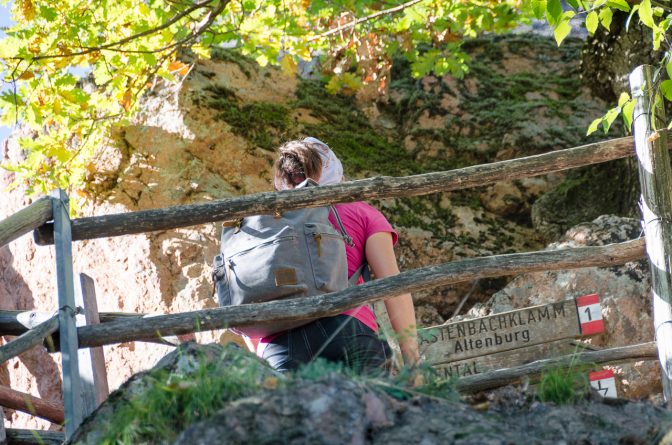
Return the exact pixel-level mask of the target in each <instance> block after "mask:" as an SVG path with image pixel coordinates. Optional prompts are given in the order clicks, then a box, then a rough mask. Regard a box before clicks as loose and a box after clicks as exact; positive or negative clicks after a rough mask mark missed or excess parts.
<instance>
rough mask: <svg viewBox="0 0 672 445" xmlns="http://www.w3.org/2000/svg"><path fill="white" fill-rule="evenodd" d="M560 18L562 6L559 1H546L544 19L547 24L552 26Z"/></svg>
mask: <svg viewBox="0 0 672 445" xmlns="http://www.w3.org/2000/svg"><path fill="white" fill-rule="evenodd" d="M561 17H562V4H561V3H560V0H548V1H547V2H546V19H547V20H548V23H549V24H550V25H551V26H553V25H555V24H556V23H558V21H559V20H560V18H561Z"/></svg>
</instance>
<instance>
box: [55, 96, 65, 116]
mask: <svg viewBox="0 0 672 445" xmlns="http://www.w3.org/2000/svg"><path fill="white" fill-rule="evenodd" d="M62 109H63V106H62V104H61V101H60V100H58V99H54V114H61V110H62Z"/></svg>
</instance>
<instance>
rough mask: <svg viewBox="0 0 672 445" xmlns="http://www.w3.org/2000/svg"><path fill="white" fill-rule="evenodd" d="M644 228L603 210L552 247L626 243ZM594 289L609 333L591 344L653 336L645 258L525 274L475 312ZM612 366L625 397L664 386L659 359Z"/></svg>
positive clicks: (591, 339)
mask: <svg viewBox="0 0 672 445" xmlns="http://www.w3.org/2000/svg"><path fill="white" fill-rule="evenodd" d="M641 231H642V229H641V224H640V222H639V221H638V220H634V219H631V218H623V217H616V216H613V215H604V216H600V217H599V218H597V219H595V220H594V221H592V222H590V223H585V224H581V225H578V226H576V227H574V228H572V229H570V230H569V231H567V233H566V234H565V235H564V236H563V238H562V239H561V240H560V241H559V242H557V243H554V244H552V245H550V246H549V247H548V249H562V248H569V247H581V246H601V245H605V244H610V243H617V242H623V241H628V240H631V239H637V238H639V237H640V236H641ZM593 293H596V294H598V295H599V296H600V304H601V306H602V317H603V319H604V322H605V332H604V333H603V334H598V335H595V336H592V337H589V338H588V339H586V340H585V342H586V343H588V344H589V345H591V346H593V347H598V348H609V347H616V346H626V345H630V344H637V343H644V342H649V341H653V319H652V316H651V310H652V294H651V278H650V272H649V265H648V263H647V261H646V260H644V259H642V260H640V261H635V262H630V263H626V264H624V265H623V266H617V267H610V268H597V267H590V268H582V269H574V270H566V271H552V272H540V273H530V274H525V275H521V276H518V277H516V278H515V279H513V281H511V282H510V283H509V284H508V285H507V286H506V287H505V288H504V289H502V290H501V291H499V292H497V293H496V294H495V295H493V297H492V299H491V300H490V301H489V302H487V303H486V304H485V305H482V306H478V307H474V308H473V309H472V312H471V313H472V314H473V315H475V314H478V315H479V316H483V315H489V314H491V313H498V312H504V311H509V310H512V309H519V308H524V307H527V306H533V305H538V304H546V303H551V302H557V301H561V300H564V299H571V298H576V297H580V296H582V295H588V294H593ZM609 368H611V369H613V370H614V373H615V374H616V375H617V376H618V377H620V378H617V381H618V383H617V391H618V393H619V395H620V396H621V397H629V398H642V397H646V396H647V395H650V394H657V393H658V394H659V393H660V392H661V391H662V389H661V386H660V369H659V364H658V362H657V361H655V362H638V363H635V364H634V365H630V364H628V365H619V366H609Z"/></svg>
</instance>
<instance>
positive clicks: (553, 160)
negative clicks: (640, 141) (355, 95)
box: [35, 137, 634, 245]
mask: <svg viewBox="0 0 672 445" xmlns="http://www.w3.org/2000/svg"><path fill="white" fill-rule="evenodd" d="M632 154H634V149H633V140H632V137H625V138H620V139H612V140H609V141H604V142H598V143H594V144H588V145H583V146H581V147H574V148H569V149H566V150H558V151H553V152H550V153H544V154H540V155H535V156H528V157H525V158H518V159H511V160H508V161H500V162H493V163H491V164H484V165H475V166H471V167H466V168H460V169H457V170H451V171H446V172H435V173H426V174H422V175H416V176H407V177H400V178H395V177H389V176H380V177H376V178H370V179H361V180H358V181H352V182H347V183H341V184H333V185H326V186H320V187H308V188H305V189H300V190H284V191H281V192H265V193H256V194H253V195H248V196H243V197H239V198H232V199H222V200H217V201H213V202H209V203H201V204H191V205H182V206H174V207H167V208H162V209H155V210H142V211H138V212H127V213H117V214H112V215H103V216H93V217H88V218H78V219H74V220H73V221H72V239H73V241H76V240H83V239H92V238H102V237H107V236H120V235H130V234H136V233H143V232H152V231H156V230H169V229H176V228H179V227H186V226H193V225H196V224H205V223H209V222H213V221H224V220H228V219H235V218H240V217H243V216H249V215H258V214H271V213H275V212H276V211H280V212H283V211H287V210H293V209H298V208H304V207H319V206H323V205H326V204H333V203H340V202H353V201H361V200H365V199H371V198H397V197H403V196H415V195H427V194H430V193H436V192H447V191H451V190H458V189H465V188H469V187H476V186H482V185H486V184H491V183H494V182H497V181H504V180H506V181H511V180H514V179H521V178H526V177H530V176H538V175H543V174H547V173H552V172H557V171H561V170H567V169H570V168H575V167H581V166H583V165H589V164H597V163H601V162H607V161H612V160H614V159H620V158H624V157H627V156H630V155H632ZM35 241H36V242H37V244H40V245H46V244H53V242H54V235H53V225H51V224H46V225H44V226H42V227H40V228H38V229H37V231H36V232H35Z"/></svg>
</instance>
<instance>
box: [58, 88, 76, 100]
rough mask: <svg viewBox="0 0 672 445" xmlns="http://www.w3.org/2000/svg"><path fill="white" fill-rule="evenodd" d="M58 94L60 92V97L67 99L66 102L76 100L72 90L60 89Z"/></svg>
mask: <svg viewBox="0 0 672 445" xmlns="http://www.w3.org/2000/svg"><path fill="white" fill-rule="evenodd" d="M58 94H60V95H61V97H62V98H63V99H65V100H67V101H68V102H73V103H75V102H77V97H76V96H75V94H74V93H73V92H72V91H69V90H61V91H59V92H58Z"/></svg>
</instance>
